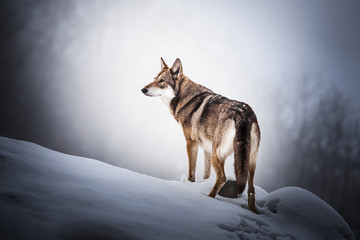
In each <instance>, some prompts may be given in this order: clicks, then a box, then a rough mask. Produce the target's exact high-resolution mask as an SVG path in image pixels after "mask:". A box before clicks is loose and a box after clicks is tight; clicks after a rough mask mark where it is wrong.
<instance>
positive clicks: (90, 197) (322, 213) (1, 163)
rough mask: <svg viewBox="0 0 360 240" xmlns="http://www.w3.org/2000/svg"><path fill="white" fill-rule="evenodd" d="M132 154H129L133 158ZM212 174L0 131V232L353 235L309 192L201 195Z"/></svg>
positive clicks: (9, 235) (22, 235)
mask: <svg viewBox="0 0 360 240" xmlns="http://www.w3.org/2000/svg"><path fill="white" fill-rule="evenodd" d="M134 161H135V160H134ZM214 181H215V180H214V178H210V179H209V180H206V181H199V182H196V183H190V182H187V181H185V179H182V181H167V180H162V179H158V178H155V177H150V176H147V175H142V174H139V173H136V172H132V171H129V170H126V169H122V168H119V167H115V166H112V165H108V164H106V163H103V162H101V161H97V160H93V159H87V158H83V157H76V156H71V155H66V154H62V153H59V152H55V151H52V150H49V149H46V148H44V147H41V146H39V145H36V144H33V143H29V142H24V141H17V140H12V139H8V138H2V137H0V239H47V240H48V239H277V240H280V239H354V237H353V234H352V232H351V230H350V228H349V227H348V225H347V223H346V222H345V221H344V220H343V218H342V217H341V216H340V215H339V214H338V213H337V212H336V211H335V210H334V209H333V208H331V207H330V206H329V205H328V204H326V203H325V202H324V201H322V200H321V199H319V198H318V197H316V196H315V195H313V194H312V193H310V192H308V191H306V190H304V189H300V188H295V187H286V188H282V189H279V190H276V191H274V192H271V193H267V192H266V191H264V190H263V189H261V188H259V187H256V197H257V200H256V204H257V208H258V211H259V214H254V213H252V212H251V211H249V210H248V209H247V196H246V193H244V194H243V195H242V196H241V197H240V198H237V199H233V198H225V197H221V196H217V197H216V198H215V199H213V198H210V197H208V196H207V193H209V192H210V190H211V187H212V185H213V184H214Z"/></svg>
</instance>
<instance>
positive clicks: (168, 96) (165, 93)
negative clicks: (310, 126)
mask: <svg viewBox="0 0 360 240" xmlns="http://www.w3.org/2000/svg"><path fill="white" fill-rule="evenodd" d="M174 97H175V94H174V89H173V88H172V87H170V86H167V87H166V88H165V89H164V90H162V91H161V99H162V100H163V102H164V103H165V104H166V106H168V107H170V102H171V100H172V99H173V98H174Z"/></svg>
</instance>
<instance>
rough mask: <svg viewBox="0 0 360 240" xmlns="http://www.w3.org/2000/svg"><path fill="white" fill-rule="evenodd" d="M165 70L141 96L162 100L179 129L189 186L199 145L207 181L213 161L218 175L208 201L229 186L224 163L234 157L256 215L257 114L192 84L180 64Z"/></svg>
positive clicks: (240, 184) (240, 186) (239, 184)
mask: <svg viewBox="0 0 360 240" xmlns="http://www.w3.org/2000/svg"><path fill="white" fill-rule="evenodd" d="M161 66H162V70H161V71H160V73H159V74H158V75H157V76H156V77H155V80H154V81H153V82H152V83H150V84H148V85H146V86H145V87H144V88H143V89H142V92H143V93H144V94H146V95H148V96H161V97H162V98H163V99H164V101H165V102H167V103H168V105H169V108H170V112H171V114H172V115H173V116H174V118H175V119H176V121H178V122H179V123H180V124H181V126H182V128H183V132H184V135H185V139H186V149H187V154H188V159H189V175H188V180H189V181H192V182H193V181H195V166H196V158H197V151H198V147H199V145H200V146H202V147H203V148H204V155H205V173H204V178H208V177H209V175H210V167H209V164H208V162H209V161H211V165H212V166H213V168H214V170H215V173H216V182H215V185H214V187H213V189H212V190H211V192H210V193H209V196H210V197H215V196H216V195H217V193H218V192H219V190H220V189H221V187H222V186H223V185H224V183H225V182H226V175H225V172H224V163H225V159H226V157H227V156H228V155H229V154H231V152H232V151H234V158H235V162H234V169H235V175H236V179H237V187H238V191H239V193H240V194H241V193H242V192H243V191H244V188H245V184H246V181H247V180H248V205H249V209H250V210H252V211H253V212H256V207H255V189H254V185H253V179H254V173H255V168H256V155H257V152H258V148H259V143H260V129H259V126H258V123H257V119H256V115H255V113H254V112H253V110H252V109H251V107H250V106H249V105H247V104H245V103H242V102H238V101H235V100H230V99H228V98H226V97H223V96H221V95H218V94H216V93H214V92H213V91H211V90H210V89H208V88H206V87H204V86H202V85H200V84H197V83H194V82H193V81H191V80H190V79H189V78H188V77H186V76H185V75H183V73H182V71H183V68H182V64H181V61H180V59H176V61H175V62H174V64H173V66H172V68H169V67H168V66H167V65H166V63H165V62H164V60H163V59H162V58H161ZM165 89H167V90H166V92H165ZM169 89H170V90H169ZM162 90H164V91H162ZM232 134H233V135H232Z"/></svg>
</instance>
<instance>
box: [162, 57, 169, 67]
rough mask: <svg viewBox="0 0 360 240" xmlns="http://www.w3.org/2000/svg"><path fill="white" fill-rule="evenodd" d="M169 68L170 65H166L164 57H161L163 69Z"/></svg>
mask: <svg viewBox="0 0 360 240" xmlns="http://www.w3.org/2000/svg"><path fill="white" fill-rule="evenodd" d="M164 68H169V67H168V65H166V63H165V61H164V59H163V58H162V57H161V69H164Z"/></svg>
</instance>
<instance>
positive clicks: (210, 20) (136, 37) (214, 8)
mask: <svg viewBox="0 0 360 240" xmlns="http://www.w3.org/2000/svg"><path fill="white" fill-rule="evenodd" d="M1 11H2V15H3V24H2V27H3V28H4V26H5V28H4V29H7V31H6V34H8V35H11V36H9V37H8V38H9V39H11V41H12V43H11V46H12V47H10V48H9V47H7V45H6V44H5V43H7V42H6V38H4V39H5V40H2V46H1V47H2V50H3V51H2V53H0V54H1V55H2V63H3V62H6V60H7V59H6V57H7V56H12V58H15V57H14V55H15V56H16V61H15V63H8V62H7V64H8V65H6V66H10V70H9V69H5V67H3V68H2V70H1V71H2V72H4V73H5V72H6V74H8V75H6V74H3V76H9V72H11V71H14V72H18V71H21V77H20V78H19V79H18V78H16V80H14V79H10V78H7V79H4V80H5V81H4V80H3V79H2V80H1V81H4V82H6V81H18V83H19V85H20V86H21V87H20V88H21V89H22V91H17V90H14V86H12V87H13V89H12V92H11V94H12V95H11V96H10V95H6V92H7V90H6V84H4V82H3V83H2V86H3V87H2V89H1V91H2V93H3V98H2V99H5V97H6V99H7V100H8V102H7V103H6V108H5V107H4V110H2V114H4V115H3V118H4V119H5V120H6V119H7V118H9V119H10V117H8V116H10V115H11V114H13V115H14V113H11V114H10V112H15V115H16V112H17V111H19V112H21V111H22V112H27V114H28V115H27V116H28V117H29V118H31V119H36V121H35V120H33V121H30V120H29V121H27V119H26V118H24V119H22V120H21V121H22V124H23V125H21V128H20V127H19V125H17V126H18V127H17V128H16V126H15V125H14V126H15V127H14V126H13V125H11V121H10V120H8V121H5V120H2V126H1V131H2V133H3V135H6V136H10V137H11V136H12V135H13V136H16V137H17V138H22V139H25V140H33V141H35V142H38V143H40V144H42V145H45V146H48V147H51V148H53V149H56V150H61V151H65V152H68V153H72V154H74V153H75V154H81V155H83V156H90V157H96V158H99V160H103V161H106V162H110V163H112V164H115V165H119V166H122V167H126V168H129V169H131V170H135V171H139V172H142V173H146V174H150V175H153V176H156V177H162V178H166V179H174V180H179V179H180V178H181V176H182V175H186V174H187V156H186V150H185V140H184V137H183V134H182V129H181V127H180V126H179V125H178V124H177V123H176V121H175V120H174V119H173V117H172V116H171V115H170V113H169V110H168V109H167V108H166V107H165V105H164V104H163V103H162V102H161V100H160V99H155V98H149V97H146V96H144V95H143V94H142V93H141V92H140V90H141V88H142V87H143V86H144V85H146V84H147V83H149V82H150V81H152V80H153V77H155V76H156V75H157V73H158V72H159V71H160V57H163V58H164V59H165V61H166V62H167V63H168V65H172V63H173V61H174V60H175V59H176V58H177V57H179V58H180V59H181V60H182V63H183V68H184V70H183V71H184V74H185V75H187V76H188V77H190V78H191V79H192V80H193V81H195V82H198V83H201V84H203V85H205V86H207V87H209V88H210V89H212V90H213V91H215V92H217V93H220V94H223V95H225V96H227V97H229V98H232V99H237V100H240V101H244V102H247V103H248V104H250V105H251V106H252V107H253V109H254V110H255V112H256V114H257V116H258V120H259V123H260V127H261V130H262V142H261V152H260V156H259V159H258V168H257V169H258V170H257V171H258V172H259V173H260V174H258V173H257V174H255V175H256V180H255V181H258V182H261V181H266V178H265V177H264V176H265V175H263V174H261V173H264V172H266V171H274V170H271V166H273V164H274V161H276V159H274V158H272V157H271V155H272V154H273V152H274V151H281V150H280V149H277V148H276V142H277V135H276V133H277V132H278V129H274V127H273V126H274V124H273V121H274V116H275V115H277V113H276V112H274V111H275V109H278V108H277V107H274V105H277V104H280V103H279V102H278V101H277V100H276V99H277V98H276V95H277V94H281V93H283V92H284V91H294V90H295V91H296V87H294V86H297V85H299V84H300V85H301V84H302V83H301V81H302V79H303V78H304V76H307V77H308V78H309V79H314V80H318V79H321V81H323V82H324V84H328V85H334V86H336V88H338V89H340V90H341V91H342V92H343V93H345V94H346V95H347V96H349V97H350V98H351V99H353V101H354V102H357V101H359V97H358V95H359V92H360V44H359V43H360V27H359V23H360V2H359V1H357V0H344V1H339V0H306V1H304V0H297V1H296V0H294V1H285V0H274V1H265V0H263V1H250V0H249V1H34V2H31V1H9V2H6V4H4V5H3V6H2V9H1ZM20 23H21V24H20ZM6 27H7V28H6ZM10 27H11V29H12V30H9V28H10ZM15 27H17V28H15ZM12 35H13V36H12ZM20 60H21V61H20ZM19 62H20V63H21V64H19V65H17V64H18V63H19ZM14 74H15V73H14ZM15 75H16V74H15ZM16 76H17V75H16ZM299 81H300V82H299ZM8 84H11V83H10V82H9V83H8ZM4 86H5V87H4ZM16 86H18V85H16ZM16 89H17V88H16ZM14 94H15V95H16V96H15V95H14ZM287 94H289V93H287ZM290 95H291V92H290ZM4 96H5V97H4ZM16 99H17V101H19V102H20V103H21V104H20V105H17V107H18V106H22V107H23V108H24V109H22V108H21V107H20V108H19V107H18V108H17V109H14V108H11V107H9V106H11V104H12V103H13V102H14V101H15V100H16ZM33 99H38V101H36V103H37V104H34V100H33ZM30 103H31V104H30ZM30 105H31V106H30ZM2 106H5V105H4V103H3V105H2ZM280 108H281V107H280ZM29 109H31V110H29ZM20 115H21V113H19V116H20ZM30 116H31V117H30ZM35 116H36V118H35ZM5 123H6V124H7V125H5ZM7 127H8V128H9V129H10V128H12V129H11V130H9V131H7V129H6V128H7ZM19 129H20V130H19ZM22 129H31V134H28V135H26V136H25V135H24V136H22V135H21V131H23V130H22ZM16 131H20V133H16V134H15V133H14V132H16ZM274 149H275V150H274ZM232 164H233V159H232V158H228V160H227V170H226V171H227V173H228V175H230V176H233V175H234V173H233V169H232ZM202 169H203V158H202V151H200V153H199V161H198V170H199V171H200V172H199V171H198V172H197V176H198V177H200V176H202V174H203V173H202ZM262 176H263V177H262Z"/></svg>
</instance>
